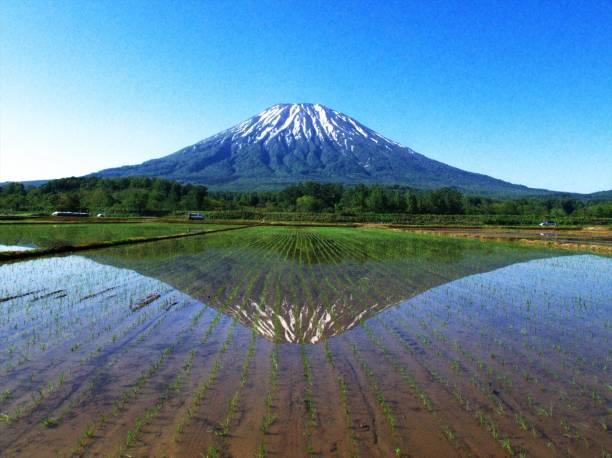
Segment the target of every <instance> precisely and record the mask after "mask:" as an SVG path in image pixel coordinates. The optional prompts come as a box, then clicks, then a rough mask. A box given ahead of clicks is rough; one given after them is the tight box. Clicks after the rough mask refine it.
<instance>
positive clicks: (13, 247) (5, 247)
mask: <svg viewBox="0 0 612 458" xmlns="http://www.w3.org/2000/svg"><path fill="white" fill-rule="evenodd" d="M35 248H36V247H34V246H19V245H0V252H2V251H28V250H34V249H35Z"/></svg>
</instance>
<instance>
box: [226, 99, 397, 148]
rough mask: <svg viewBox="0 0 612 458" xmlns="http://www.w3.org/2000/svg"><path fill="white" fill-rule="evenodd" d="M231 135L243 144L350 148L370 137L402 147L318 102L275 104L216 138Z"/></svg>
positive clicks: (384, 144) (376, 140)
mask: <svg viewBox="0 0 612 458" xmlns="http://www.w3.org/2000/svg"><path fill="white" fill-rule="evenodd" d="M228 136H229V137H231V140H232V142H239V143H263V144H268V143H269V142H273V141H276V142H278V141H280V142H283V143H285V144H286V145H292V144H295V143H296V142H298V141H303V140H307V141H309V142H314V143H316V144H334V145H337V146H341V147H343V148H350V147H351V146H354V143H355V142H356V141H361V142H362V141H364V140H366V141H369V142H372V143H374V144H376V145H378V146H379V147H385V148H387V149H391V148H393V147H397V146H400V145H399V144H398V143H396V142H393V141H391V140H389V139H387V138H385V137H383V136H382V135H380V134H378V133H376V132H374V131H373V130H371V129H369V128H367V127H366V126H364V125H363V124H361V123H360V122H358V121H356V120H355V119H353V118H351V117H350V116H347V115H345V114H343V113H340V112H338V111H335V110H332V109H330V108H327V107H326V106H324V105H320V104H316V103H315V104H312V103H294V104H277V105H273V106H271V107H270V108H268V109H266V110H264V111H262V112H261V113H259V114H257V115H255V116H253V117H252V118H249V119H247V120H246V121H243V122H241V123H240V124H238V125H236V126H234V127H232V128H230V129H228V130H227V131H224V132H221V133H220V134H218V135H217V136H216V137H220V138H227V137H228Z"/></svg>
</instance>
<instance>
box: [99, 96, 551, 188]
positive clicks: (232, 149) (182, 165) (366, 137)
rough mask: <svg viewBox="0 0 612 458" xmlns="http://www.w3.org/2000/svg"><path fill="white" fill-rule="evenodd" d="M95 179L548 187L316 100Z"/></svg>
mask: <svg viewBox="0 0 612 458" xmlns="http://www.w3.org/2000/svg"><path fill="white" fill-rule="evenodd" d="M92 175H94V176H100V177H120V176H133V175H144V176H158V177H164V178H169V179H174V180H178V181H181V182H188V183H194V184H204V185H207V186H209V187H211V188H212V189H228V190H247V189H278V188H282V187H285V186H288V185H291V184H294V183H298V182H304V181H321V182H338V183H345V184H358V183H364V184H374V183H377V184H387V185H390V184H398V185H403V186H410V187H414V188H422V189H427V188H440V187H443V186H452V187H455V188H457V189H459V190H461V191H463V192H466V193H472V194H483V195H505V196H517V195H538V194H547V193H549V192H550V191H546V190H542V189H532V188H527V187H526V186H521V185H515V184H511V183H508V182H505V181H502V180H498V179H495V178H492V177H489V176H487V175H481V174H478V173H472V172H466V171H464V170H461V169H458V168H455V167H451V166H449V165H446V164H443V163H442V162H438V161H435V160H433V159H430V158H428V157H426V156H424V155H422V154H419V153H417V152H415V151H413V150H412V149H410V148H408V147H405V146H402V145H400V144H399V143H397V142H394V141H392V140H389V139H388V138H386V137H383V136H382V135H380V134H378V133H376V132H374V131H373V130H372V129H370V128H368V127H366V126H364V125H363V124H361V123H360V122H359V121H357V120H355V119H353V118H351V117H350V116H347V115H345V114H343V113H340V112H338V111H335V110H332V109H330V108H327V107H325V106H323V105H319V104H309V103H299V104H279V105H274V106H272V107H270V108H268V109H267V110H264V111H262V112H261V113H259V114H258V115H256V116H253V117H252V118H249V119H247V120H246V121H243V122H241V123H240V124H237V125H236V126H234V127H231V128H229V129H227V130H225V131H223V132H220V133H218V134H216V135H213V136H212V137H209V138H207V139H205V140H202V141H200V142H198V143H196V144H194V145H191V146H188V147H186V148H183V149H181V150H179V151H177V152H175V153H173V154H170V155H168V156H165V157H162V158H159V159H153V160H149V161H146V162H144V163H142V164H139V165H130V166H124V167H118V168H112V169H106V170H102V171H100V172H97V173H94V174H92Z"/></svg>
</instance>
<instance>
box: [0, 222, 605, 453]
mask: <svg viewBox="0 0 612 458" xmlns="http://www.w3.org/2000/svg"><path fill="white" fill-rule="evenodd" d="M610 278H612V261H611V260H610V258H605V257H600V256H592V255H578V256H567V255H564V256H561V255H559V254H558V253H555V252H553V251H541V250H533V249H522V248H519V249H517V248H516V247H508V246H504V245H500V244H494V243H484V242H479V241H470V240H445V239H442V238H440V237H426V236H414V235H408V234H403V233H387V232H383V231H376V230H351V229H300V230H296V229H287V228H250V229H245V230H241V231H235V232H232V233H223V234H217V235H214V236H211V235H209V236H204V237H194V238H190V239H184V240H175V241H168V242H155V243H149V244H144V245H140V246H138V247H136V246H132V247H124V248H121V249H109V250H100V251H95V252H91V253H87V254H86V255H85V256H66V257H55V258H48V259H40V260H36V261H24V262H20V263H13V264H7V265H1V266H0V279H1V280H0V339H1V342H2V346H1V348H0V415H1V417H0V455H1V456H128V455H129V456H235V457H243V456H283V457H284V456H311V455H317V456H368V457H369V456H381V457H383V456H427V457H429V456H445V457H446V456H508V455H516V456H564V455H569V456H585V457H592V456H606V455H605V454H606V453H610V452H611V451H612V445H611V436H610V432H609V428H610V426H611V423H612V416H611V415H610V411H611V409H612V394H611V393H612V392H611V391H610V390H611V389H612V377H611V376H610V363H611V362H612V361H611V358H612V354H611V353H610V348H612V345H610V339H611V338H612V286H611V285H612V284H611V282H610V281H609V280H610Z"/></svg>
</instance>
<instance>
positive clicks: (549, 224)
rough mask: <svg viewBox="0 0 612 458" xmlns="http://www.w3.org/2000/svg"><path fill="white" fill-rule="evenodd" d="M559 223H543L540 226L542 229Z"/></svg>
mask: <svg viewBox="0 0 612 458" xmlns="http://www.w3.org/2000/svg"><path fill="white" fill-rule="evenodd" d="M556 225H557V223H555V222H554V221H542V222H541V223H540V226H542V227H548V226H556Z"/></svg>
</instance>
